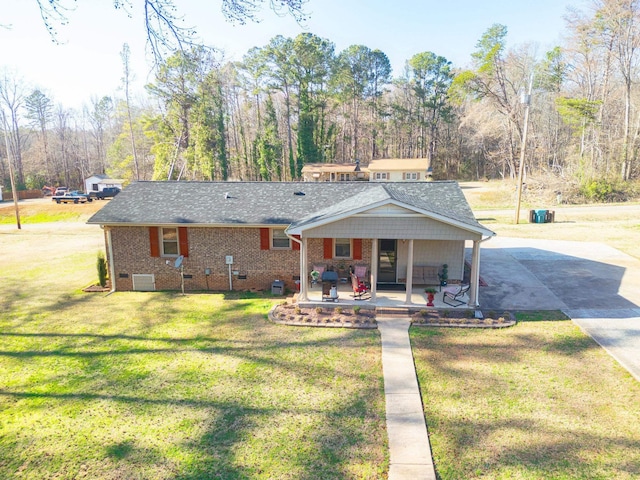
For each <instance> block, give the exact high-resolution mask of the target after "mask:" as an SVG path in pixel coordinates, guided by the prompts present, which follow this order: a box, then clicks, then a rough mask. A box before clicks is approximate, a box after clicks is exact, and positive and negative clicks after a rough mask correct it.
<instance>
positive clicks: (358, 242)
mask: <svg viewBox="0 0 640 480" xmlns="http://www.w3.org/2000/svg"><path fill="white" fill-rule="evenodd" d="M353 259H354V260H362V239H361V238H354V239H353Z"/></svg>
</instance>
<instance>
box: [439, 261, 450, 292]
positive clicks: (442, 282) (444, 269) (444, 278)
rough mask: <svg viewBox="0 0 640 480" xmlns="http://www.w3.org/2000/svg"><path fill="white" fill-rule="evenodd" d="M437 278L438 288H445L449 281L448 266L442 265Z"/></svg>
mask: <svg viewBox="0 0 640 480" xmlns="http://www.w3.org/2000/svg"><path fill="white" fill-rule="evenodd" d="M438 277H439V278H440V286H441V287H444V286H446V285H447V281H448V280H449V265H447V264H446V263H445V264H444V265H442V272H441V273H439V274H438Z"/></svg>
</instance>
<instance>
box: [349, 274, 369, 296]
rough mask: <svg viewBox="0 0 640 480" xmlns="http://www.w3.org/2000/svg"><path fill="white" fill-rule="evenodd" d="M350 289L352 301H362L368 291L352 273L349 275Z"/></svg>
mask: <svg viewBox="0 0 640 480" xmlns="http://www.w3.org/2000/svg"><path fill="white" fill-rule="evenodd" d="M351 287H352V288H353V299H354V300H364V298H362V296H363V295H364V294H366V293H367V292H368V291H369V288H368V287H367V285H366V284H365V283H364V282H363V281H361V280H359V279H358V277H357V276H356V275H355V274H353V273H352V274H351Z"/></svg>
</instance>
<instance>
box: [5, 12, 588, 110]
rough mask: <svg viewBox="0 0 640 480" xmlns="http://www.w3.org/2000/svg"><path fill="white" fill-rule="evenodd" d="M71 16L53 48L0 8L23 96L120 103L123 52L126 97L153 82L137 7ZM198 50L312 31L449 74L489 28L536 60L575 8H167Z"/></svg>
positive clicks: (238, 51) (41, 33)
mask: <svg viewBox="0 0 640 480" xmlns="http://www.w3.org/2000/svg"><path fill="white" fill-rule="evenodd" d="M63 1H65V2H66V4H67V5H69V6H72V7H73V8H74V9H73V10H72V11H69V13H68V20H69V21H68V24H67V25H61V26H58V37H57V38H58V42H57V43H55V42H53V41H52V39H51V37H50V35H49V33H48V32H47V30H46V28H45V26H44V23H43V21H42V19H41V18H40V13H39V10H38V6H37V2H36V0H0V11H1V12H2V15H1V16H0V72H3V71H4V72H8V73H9V75H11V76H13V77H15V78H17V79H19V81H20V83H21V84H22V85H24V86H25V88H26V89H27V91H28V92H30V91H31V90H32V89H34V88H39V89H41V90H42V91H43V92H45V93H46V94H47V95H48V96H49V97H51V98H53V100H54V102H55V103H56V104H61V105H63V106H64V107H66V108H74V109H80V108H82V106H83V105H88V104H90V102H91V100H92V99H98V98H101V97H103V96H105V95H109V96H119V97H122V96H123V92H122V89H121V85H122V82H121V79H122V76H123V66H122V59H121V57H120V52H121V51H122V47H123V45H124V43H127V44H128V45H129V48H130V51H131V62H130V65H131V70H132V71H133V74H134V76H135V79H134V83H133V88H134V90H135V91H137V92H142V91H143V86H144V85H145V84H146V83H149V82H152V81H153V74H152V71H151V66H152V63H151V60H150V58H149V55H148V53H147V50H148V48H147V47H146V33H145V29H144V19H143V15H142V13H143V12H142V3H143V2H142V0H131V3H132V4H133V7H132V9H131V12H130V14H131V15H127V14H126V12H124V11H122V10H116V9H115V8H114V6H113V0H77V1H76V2H74V0H63ZM174 3H175V5H176V6H177V8H178V10H179V12H180V13H181V14H182V15H183V16H184V25H185V26H193V27H195V28H196V29H197V31H198V34H199V36H200V38H201V40H202V41H203V43H204V44H206V45H209V46H212V47H215V48H216V49H218V50H220V51H222V52H224V59H226V60H241V59H242V56H243V55H244V54H245V53H246V52H247V51H248V50H249V49H250V48H252V47H261V46H264V45H266V44H267V43H268V42H269V40H270V39H271V38H273V37H274V36H276V35H283V36H285V37H295V36H296V35H298V34H299V33H302V32H310V33H313V34H315V35H318V36H320V37H323V38H326V39H328V40H330V41H331V42H333V43H334V44H335V49H336V53H339V52H340V51H342V50H344V49H345V48H347V47H348V46H350V45H365V46H367V47H369V48H371V49H379V50H381V51H383V52H384V53H385V54H386V55H387V57H388V58H389V60H390V62H391V66H392V68H393V76H394V77H398V76H400V75H401V74H402V72H403V70H404V65H405V63H406V61H407V60H408V59H409V58H411V57H412V56H413V55H415V54H416V53H420V52H425V51H431V52H433V53H435V54H437V55H441V56H443V57H445V58H447V59H448V60H449V61H451V62H452V63H453V65H454V67H464V66H468V65H469V61H470V55H471V53H472V52H473V51H474V50H475V47H476V44H477V42H478V40H479V39H480V37H481V35H482V34H483V33H484V32H485V31H486V30H487V29H488V28H489V27H490V26H491V25H493V24H494V23H499V24H503V25H506V26H507V28H508V35H507V46H508V47H512V46H517V45H521V44H525V43H531V44H534V45H535V46H536V47H537V50H538V52H539V55H543V54H544V52H546V51H548V50H550V49H551V48H552V47H553V46H555V45H558V44H560V43H561V40H562V35H563V34H564V32H565V21H564V16H565V15H566V13H567V11H568V10H567V8H568V7H575V8H578V9H584V3H583V0H536V1H531V0H485V1H481V0H446V1H442V0H309V1H308V3H307V4H306V7H305V11H306V13H307V14H308V17H309V19H308V20H307V21H306V22H305V23H304V24H302V25H300V24H298V23H297V22H296V21H295V20H294V19H293V18H292V17H291V16H282V17H281V16H278V15H277V14H275V13H274V12H273V11H271V10H270V9H269V8H268V7H266V6H265V7H263V9H262V11H261V12H260V14H259V16H260V17H261V19H262V20H261V21H260V22H259V23H254V22H248V23H247V24H246V25H234V24H231V23H229V22H228V21H226V20H225V19H224V17H223V15H222V12H221V0H174ZM265 3H266V4H268V3H269V1H268V0H267V1H266V2H265Z"/></svg>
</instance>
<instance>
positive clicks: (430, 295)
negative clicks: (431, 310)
mask: <svg viewBox="0 0 640 480" xmlns="http://www.w3.org/2000/svg"><path fill="white" fill-rule="evenodd" d="M424 293H426V294H427V307H433V299H434V298H435V295H436V289H435V288H431V287H429V288H425V289H424Z"/></svg>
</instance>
